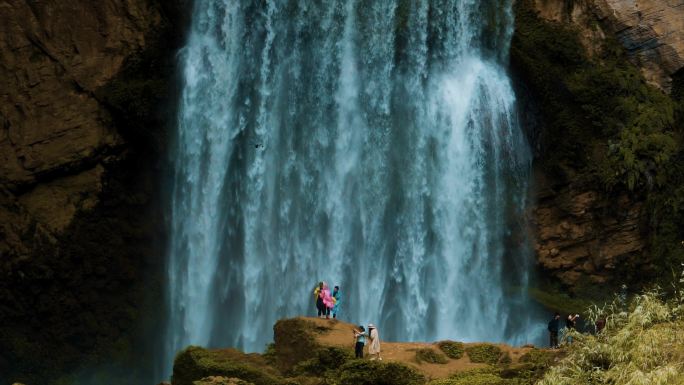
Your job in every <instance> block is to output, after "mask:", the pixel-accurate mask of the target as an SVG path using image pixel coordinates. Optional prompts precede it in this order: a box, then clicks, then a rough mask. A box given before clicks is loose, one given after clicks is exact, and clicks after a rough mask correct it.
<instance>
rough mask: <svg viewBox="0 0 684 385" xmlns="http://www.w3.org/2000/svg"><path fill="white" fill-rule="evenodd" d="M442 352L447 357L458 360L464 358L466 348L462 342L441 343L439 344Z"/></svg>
mask: <svg viewBox="0 0 684 385" xmlns="http://www.w3.org/2000/svg"><path fill="white" fill-rule="evenodd" d="M437 346H438V347H439V349H440V350H442V351H443V352H444V354H446V356H447V357H449V358H452V359H454V360H457V359H459V358H461V357H463V353H465V346H464V345H463V343H462V342H456V341H440V342H438V343H437Z"/></svg>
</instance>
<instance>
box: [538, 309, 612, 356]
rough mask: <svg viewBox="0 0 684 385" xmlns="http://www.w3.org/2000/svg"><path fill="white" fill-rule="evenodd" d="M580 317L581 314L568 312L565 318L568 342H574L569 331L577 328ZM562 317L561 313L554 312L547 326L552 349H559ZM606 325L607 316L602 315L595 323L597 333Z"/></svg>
mask: <svg viewBox="0 0 684 385" xmlns="http://www.w3.org/2000/svg"><path fill="white" fill-rule="evenodd" d="M579 318H580V315H579V314H568V316H567V317H566V318H565V329H564V330H565V331H566V335H567V337H566V340H567V342H568V344H571V343H572V334H567V332H568V331H570V330H577V321H578V320H579ZM560 319H561V316H560V314H559V313H556V314H554V315H553V318H552V319H551V321H549V325H548V327H547V329H548V330H549V345H550V346H551V349H558V347H559V343H558V333H560V331H561V325H560ZM605 327H606V317H605V316H601V317H600V318H599V319H598V320H596V323H595V324H594V328H595V331H596V334H598V333H601V331H602V330H603V329H604V328H605Z"/></svg>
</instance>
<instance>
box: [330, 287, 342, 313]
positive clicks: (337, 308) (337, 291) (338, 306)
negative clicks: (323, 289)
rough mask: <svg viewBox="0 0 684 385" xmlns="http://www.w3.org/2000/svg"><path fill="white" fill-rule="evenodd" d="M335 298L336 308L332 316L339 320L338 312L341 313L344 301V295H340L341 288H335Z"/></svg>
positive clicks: (333, 294)
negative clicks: (341, 301)
mask: <svg viewBox="0 0 684 385" xmlns="http://www.w3.org/2000/svg"><path fill="white" fill-rule="evenodd" d="M332 296H333V298H335V306H333V311H332V315H333V318H337V312H339V311H340V300H341V299H342V294H340V287H339V286H335V289H334V290H333V293H332Z"/></svg>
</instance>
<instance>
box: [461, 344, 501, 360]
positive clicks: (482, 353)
mask: <svg viewBox="0 0 684 385" xmlns="http://www.w3.org/2000/svg"><path fill="white" fill-rule="evenodd" d="M466 353H468V358H470V362H475V363H482V364H496V363H497V362H499V360H500V359H501V357H502V356H503V353H502V352H501V349H500V348H499V347H498V346H496V345H492V344H478V345H473V346H469V347H467V348H466ZM509 358H510V357H509Z"/></svg>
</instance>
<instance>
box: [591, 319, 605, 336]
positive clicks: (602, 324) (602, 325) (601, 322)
mask: <svg viewBox="0 0 684 385" xmlns="http://www.w3.org/2000/svg"><path fill="white" fill-rule="evenodd" d="M594 327H595V328H596V334H600V333H601V331H602V330H603V329H605V328H606V316H605V315H601V317H599V319H597V320H596V323H594Z"/></svg>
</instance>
